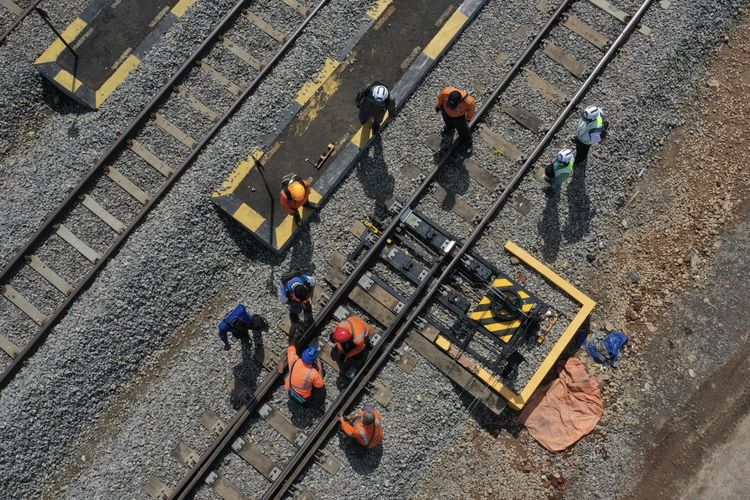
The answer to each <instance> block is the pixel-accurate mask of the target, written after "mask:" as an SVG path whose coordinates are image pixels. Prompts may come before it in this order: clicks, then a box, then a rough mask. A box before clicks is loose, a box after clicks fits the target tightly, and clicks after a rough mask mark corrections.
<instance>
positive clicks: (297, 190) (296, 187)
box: [288, 181, 307, 201]
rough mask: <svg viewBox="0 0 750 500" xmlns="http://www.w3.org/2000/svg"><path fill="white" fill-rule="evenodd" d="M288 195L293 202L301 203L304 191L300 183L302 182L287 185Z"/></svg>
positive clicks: (303, 186)
mask: <svg viewBox="0 0 750 500" xmlns="http://www.w3.org/2000/svg"><path fill="white" fill-rule="evenodd" d="M288 189H289V193H290V194H291V195H292V198H294V201H302V200H304V199H305V195H306V191H307V189H305V185H304V184H303V183H302V181H294V182H292V183H291V184H289V187H288Z"/></svg>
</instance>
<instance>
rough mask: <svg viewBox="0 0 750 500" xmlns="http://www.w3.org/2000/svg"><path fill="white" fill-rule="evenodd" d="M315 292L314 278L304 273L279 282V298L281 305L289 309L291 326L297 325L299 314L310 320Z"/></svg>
mask: <svg viewBox="0 0 750 500" xmlns="http://www.w3.org/2000/svg"><path fill="white" fill-rule="evenodd" d="M314 292H315V278H313V277H312V276H309V275H307V274H304V273H299V274H294V275H292V276H287V277H285V278H284V279H282V280H281V288H279V296H280V297H281V303H282V304H284V305H286V306H288V307H289V320H290V321H291V322H292V326H294V325H296V324H297V323H299V315H300V313H303V312H304V313H305V318H306V319H312V299H313V293H314Z"/></svg>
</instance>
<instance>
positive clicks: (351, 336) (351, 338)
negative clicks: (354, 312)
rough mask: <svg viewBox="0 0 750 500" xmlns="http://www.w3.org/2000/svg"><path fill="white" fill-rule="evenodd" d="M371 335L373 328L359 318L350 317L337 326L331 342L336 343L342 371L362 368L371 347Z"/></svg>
mask: <svg viewBox="0 0 750 500" xmlns="http://www.w3.org/2000/svg"><path fill="white" fill-rule="evenodd" d="M370 335H372V327H371V326H370V325H368V324H367V323H365V321H364V320H363V319H362V318H360V317H359V316H349V317H348V318H346V319H345V320H344V321H342V322H340V323H339V324H338V325H336V328H334V330H333V332H332V333H331V340H332V341H333V342H335V343H336V351H337V352H338V358H339V360H340V361H339V362H340V364H341V367H342V371H346V370H347V369H348V368H349V367H350V366H354V367H357V368H359V367H360V366H362V363H363V362H364V360H365V356H366V354H367V350H368V348H369V347H370Z"/></svg>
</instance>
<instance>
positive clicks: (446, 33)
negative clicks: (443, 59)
mask: <svg viewBox="0 0 750 500" xmlns="http://www.w3.org/2000/svg"><path fill="white" fill-rule="evenodd" d="M468 20H469V18H468V17H467V16H466V14H464V13H463V12H461V11H460V10H457V11H456V12H454V13H453V15H452V16H451V17H450V19H448V21H446V23H445V24H444V25H443V27H442V28H440V31H438V34H437V35H435V37H434V38H433V39H432V40H430V43H428V44H427V47H425V48H424V50H423V51H422V53H423V54H424V55H426V56H427V57H429V58H430V59H432V60H436V59H437V58H438V57H440V54H442V53H443V51H444V50H445V48H446V47H448V45H449V44H450V43H451V42H452V41H453V39H454V38H455V37H456V34H458V32H459V31H461V28H463V27H464V25H465V24H466V21H468Z"/></svg>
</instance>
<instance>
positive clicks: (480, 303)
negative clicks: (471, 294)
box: [479, 295, 491, 306]
mask: <svg viewBox="0 0 750 500" xmlns="http://www.w3.org/2000/svg"><path fill="white" fill-rule="evenodd" d="M490 302H491V301H490V298H489V297H487V296H486V295H485V296H484V297H482V300H480V301H479V305H480V306H481V305H485V304H489V303H490Z"/></svg>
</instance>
